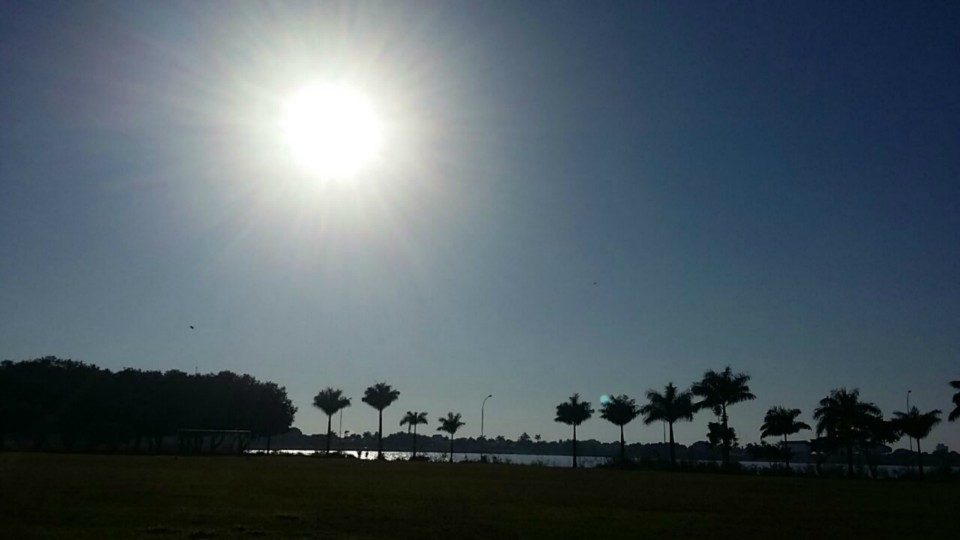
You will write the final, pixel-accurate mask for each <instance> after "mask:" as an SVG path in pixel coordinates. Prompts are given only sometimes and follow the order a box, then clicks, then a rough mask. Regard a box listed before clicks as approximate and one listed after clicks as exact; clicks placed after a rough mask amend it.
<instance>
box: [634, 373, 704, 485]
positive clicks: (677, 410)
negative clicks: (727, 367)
mask: <svg viewBox="0 0 960 540" xmlns="http://www.w3.org/2000/svg"><path fill="white" fill-rule="evenodd" d="M696 410H697V408H696V406H695V405H694V404H693V394H691V393H690V392H689V391H683V392H678V391H677V387H676V386H674V385H673V383H669V384H667V386H666V387H665V388H664V389H663V393H662V394H661V393H660V392H657V391H656V390H647V404H646V405H644V406H643V407H640V413H641V414H643V423H644V424H647V425H650V424H652V423H654V422H666V423H667V424H669V425H670V466H671V467H675V466H676V464H677V457H676V453H675V447H676V444H675V443H674V441H673V424H674V422H679V421H681V420H686V421H688V422H689V421H690V420H693V413H694V412H696Z"/></svg>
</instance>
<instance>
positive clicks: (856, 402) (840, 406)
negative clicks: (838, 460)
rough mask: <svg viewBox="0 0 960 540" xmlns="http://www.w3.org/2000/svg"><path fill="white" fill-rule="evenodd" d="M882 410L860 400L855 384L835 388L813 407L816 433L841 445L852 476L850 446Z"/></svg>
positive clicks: (864, 432)
mask: <svg viewBox="0 0 960 540" xmlns="http://www.w3.org/2000/svg"><path fill="white" fill-rule="evenodd" d="M881 416H882V414H881V413H880V408H879V407H877V406H876V405H874V404H873V403H870V402H865V401H860V391H859V390H857V389H856V388H854V389H853V390H847V389H846V388H837V389H834V390H831V391H830V394H829V395H828V396H827V397H825V398H823V399H821V400H820V406H819V407H817V408H816V409H815V410H814V411H813V419H814V420H816V421H817V435H818V436H823V435H826V438H827V440H832V441H833V444H832V445H830V446H835V447H843V448H845V449H846V451H847V473H848V474H849V475H850V476H853V447H854V445H856V444H858V443H860V442H861V441H863V440H864V439H865V438H867V437H868V436H869V432H870V426H872V425H873V424H874V423H875V422H876V421H877V419H878V418H880V417H881Z"/></svg>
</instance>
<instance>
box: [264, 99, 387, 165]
mask: <svg viewBox="0 0 960 540" xmlns="http://www.w3.org/2000/svg"><path fill="white" fill-rule="evenodd" d="M283 131H284V136H285V137H286V142H287V144H288V145H289V147H290V149H291V151H292V152H293V155H294V157H295V159H296V160H297V162H298V163H299V164H300V165H301V166H303V167H304V168H305V169H307V170H308V171H310V172H311V173H314V174H318V175H320V176H323V177H327V178H344V177H352V176H353V175H355V174H356V173H357V172H359V171H360V170H361V169H362V168H364V167H365V166H367V165H369V164H370V162H371V160H373V158H375V157H376V155H377V152H378V150H379V146H380V138H381V127H380V122H379V120H378V119H377V117H376V114H375V113H374V111H373V107H371V105H370V103H369V101H367V99H366V98H365V97H364V96H363V95H361V94H359V93H357V92H355V91H353V90H351V89H349V88H345V87H341V86H334V85H314V86H309V87H307V88H304V89H302V90H300V91H299V92H297V93H296V94H295V95H294V96H293V97H292V98H290V100H289V101H288V102H287V104H286V107H285V110H284V113H283Z"/></svg>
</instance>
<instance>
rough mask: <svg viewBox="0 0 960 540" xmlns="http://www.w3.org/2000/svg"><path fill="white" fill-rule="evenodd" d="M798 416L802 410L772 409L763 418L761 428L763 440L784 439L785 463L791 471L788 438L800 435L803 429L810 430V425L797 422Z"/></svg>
mask: <svg viewBox="0 0 960 540" xmlns="http://www.w3.org/2000/svg"><path fill="white" fill-rule="evenodd" d="M798 416H800V409H787V408H785V407H770V409H769V410H767V414H766V416H764V417H763V425H762V426H760V438H761V439H763V438H766V437H781V436H782V437H783V463H784V465H786V467H787V469H790V448H789V447H788V446H787V436H788V435H793V434H794V433H798V432H799V431H800V430H802V429H810V425H809V424H807V423H805V422H797V417H798Z"/></svg>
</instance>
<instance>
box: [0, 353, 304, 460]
mask: <svg viewBox="0 0 960 540" xmlns="http://www.w3.org/2000/svg"><path fill="white" fill-rule="evenodd" d="M295 412H296V407H294V406H293V404H292V403H291V402H290V400H289V399H288V398H287V393H286V389H284V388H283V387H280V386H278V385H276V384H275V383H272V382H261V381H258V380H257V379H255V378H253V377H251V376H250V375H238V374H236V373H232V372H230V371H221V372H220V373H216V374H200V375H188V374H186V373H184V372H182V371H176V370H171V371H167V372H165V373H161V372H159V371H141V370H137V369H124V370H122V371H118V372H115V373H114V372H111V371H109V370H106V369H101V368H99V367H97V366H93V365H90V364H84V363H82V362H76V361H73V360H63V359H59V358H55V357H52V356H51V357H45V358H40V359H37V360H30V361H24V362H11V361H4V362H2V363H0V441H2V440H3V438H4V436H6V437H11V438H13V439H16V440H18V441H28V442H29V444H31V445H32V446H33V447H34V448H37V449H39V448H44V447H46V446H49V445H56V446H57V447H61V448H65V449H71V448H85V449H90V450H93V449H121V448H131V449H134V450H139V449H141V445H142V444H143V442H144V441H146V443H147V445H148V446H149V447H150V448H151V449H153V450H158V449H159V446H160V445H161V444H162V441H163V438H164V437H165V436H169V435H174V434H176V432H177V430H178V429H211V430H226V429H235V430H249V431H251V432H252V433H253V435H254V436H260V437H262V436H270V435H274V434H278V433H283V432H285V431H287V430H288V429H289V428H290V424H291V423H292V422H293V415H294V413H295Z"/></svg>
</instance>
